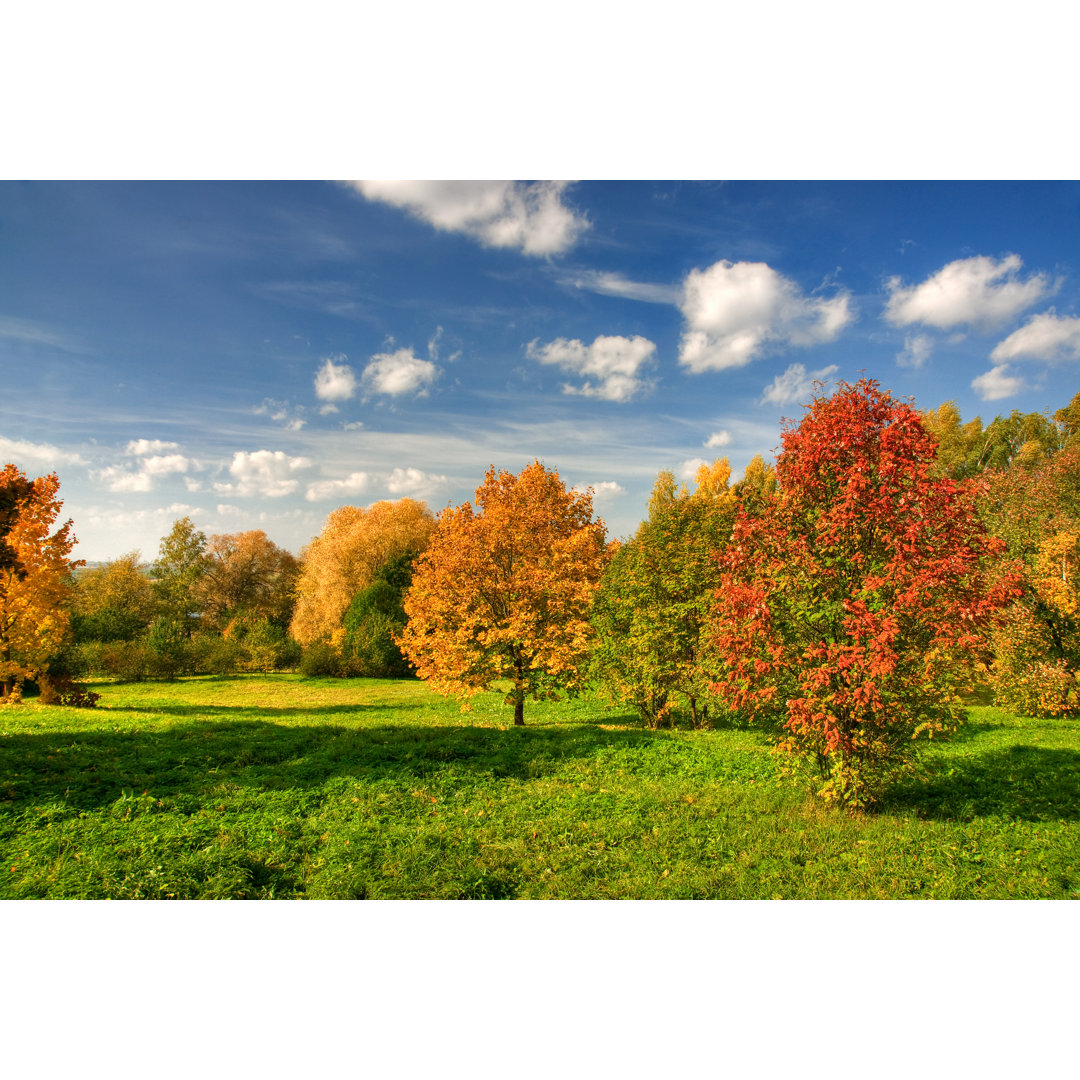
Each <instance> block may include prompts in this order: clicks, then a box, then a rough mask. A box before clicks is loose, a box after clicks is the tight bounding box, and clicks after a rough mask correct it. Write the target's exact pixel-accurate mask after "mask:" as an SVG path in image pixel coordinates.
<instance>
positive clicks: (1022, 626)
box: [984, 443, 1080, 716]
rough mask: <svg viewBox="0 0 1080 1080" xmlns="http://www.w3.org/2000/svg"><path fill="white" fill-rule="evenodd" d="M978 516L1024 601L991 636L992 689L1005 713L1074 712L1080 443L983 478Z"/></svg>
mask: <svg viewBox="0 0 1080 1080" xmlns="http://www.w3.org/2000/svg"><path fill="white" fill-rule="evenodd" d="M989 482H990V486H989V492H988V498H987V500H986V507H985V509H984V516H985V517H986V520H987V521H988V523H989V525H990V527H991V529H992V530H993V531H994V532H995V533H996V534H997V535H998V536H1000V537H1001V538H1002V539H1003V540H1004V541H1005V543H1006V544H1007V545H1008V550H1009V553H1010V554H1011V555H1013V556H1015V557H1016V558H1017V559H1019V560H1020V561H1021V565H1022V567H1023V595H1022V596H1021V597H1020V598H1019V599H1018V600H1017V601H1016V603H1015V604H1014V605H1013V608H1012V609H1011V610H1010V613H1009V618H1008V620H1007V621H1006V622H1005V624H1004V625H1003V627H1002V628H1001V629H1000V631H999V632H998V633H997V634H996V635H995V639H994V652H995V663H994V667H993V670H992V673H991V686H992V687H993V689H994V693H995V697H996V699H997V700H998V701H999V702H1000V703H1001V704H1003V705H1006V706H1008V707H1009V708H1015V709H1018V710H1021V711H1024V712H1027V713H1030V714H1032V715H1038V716H1063V715H1068V714H1072V713H1076V712H1078V711H1080V687H1078V679H1080V443H1073V444H1072V445H1070V446H1069V447H1068V448H1067V449H1065V450H1063V451H1062V452H1061V453H1059V454H1057V455H1055V456H1054V457H1052V458H1050V459H1049V460H1046V461H1042V462H1039V463H1038V464H1036V465H1035V466H1033V467H1023V466H1017V465H1015V464H1014V465H1013V466H1012V467H1010V468H1009V469H1007V470H999V471H997V472H994V473H991V474H990V476H989Z"/></svg>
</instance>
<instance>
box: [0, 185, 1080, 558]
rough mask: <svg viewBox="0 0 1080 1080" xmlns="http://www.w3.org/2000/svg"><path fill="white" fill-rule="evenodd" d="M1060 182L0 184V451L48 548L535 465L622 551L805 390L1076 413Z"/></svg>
mask: <svg viewBox="0 0 1080 1080" xmlns="http://www.w3.org/2000/svg"><path fill="white" fill-rule="evenodd" d="M1078 239H1080V184H1077V183H1072V182H1046V183H1036V182H988V181H980V182H962V181H948V182H927V183H924V182H886V181H878V182H848V183H834V182H795V181H785V182H767V183H766V182H760V183H758V182H749V181H733V182H727V183H724V182H715V183H713V182H652V181H618V182H585V181H582V182H564V181H518V182H513V181H505V182H504V181H447V182H441V183H440V182H426V181H418V182H408V181H385V180H383V181H370V182H364V181H355V182H318V181H303V182H270V181H261V182H251V183H248V182H239V181H229V182H217V183H204V182H194V181H183V182H164V181H153V182H136V181H128V182H87V181H70V182H16V181H4V182H2V183H0V371H2V373H3V379H4V385H5V386H7V387H9V388H14V391H13V392H9V393H7V394H5V395H4V396H3V398H2V400H0V458H2V459H3V461H4V462H5V463H6V462H8V461H11V462H14V463H15V464H16V465H18V466H19V467H21V468H23V469H24V470H25V471H26V472H27V473H30V474H33V475H40V474H42V473H43V472H48V471H52V470H55V471H56V472H57V473H58V474H59V476H60V480H61V496H62V498H63V499H64V504H65V505H64V509H63V517H65V518H66V517H68V516H70V517H71V518H72V519H73V520H74V523H75V528H74V531H75V534H76V536H77V537H78V541H79V543H78V546H77V549H76V552H75V555H76V556H77V557H80V558H84V559H88V560H91V561H100V560H106V559H111V558H115V557H117V556H119V555H121V554H124V553H126V552H128V551H132V550H138V551H140V552H141V553H142V555H143V558H144V559H147V560H152V559H153V557H154V555H155V554H156V552H157V548H158V544H159V542H160V539H161V537H162V536H164V535H165V534H166V533H167V532H168V530H169V528H170V527H171V525H172V523H173V522H174V521H175V520H176V519H177V518H178V517H181V516H185V515H186V516H189V517H190V518H191V519H192V520H193V521H194V522H195V524H196V525H197V526H198V527H199V528H201V529H203V530H204V531H205V532H206V533H207V534H211V533H224V532H239V531H243V530H247V529H263V530H264V531H265V532H266V533H267V535H268V536H269V537H270V538H271V539H272V540H274V541H275V542H276V543H278V544H280V545H281V546H283V547H286V548H289V549H290V550H291V551H293V552H294V553H299V551H300V549H301V548H302V547H303V545H304V544H305V543H307V542H308V541H309V540H310V539H311V538H312V537H313V536H315V535H317V534H318V533H319V532H320V530H321V528H322V526H323V523H324V522H325V520H326V517H327V515H328V514H329V513H330V511H332V510H334V509H336V508H337V507H339V506H343V505H346V504H352V505H365V506H366V505H369V504H370V503H372V502H375V501H377V500H380V499H397V498H401V497H403V496H409V497H411V498H418V499H423V500H425V501H426V502H427V504H428V505H429V506H430V507H431V508H432V510H433V511H435V512H437V511H438V510H439V509H441V508H442V507H444V506H446V505H447V504H448V503H454V504H457V503H460V502H462V501H464V500H466V499H471V498H472V497H473V493H474V491H475V489H476V487H477V485H478V484H479V483H481V481H482V480H483V476H484V472H485V470H486V469H487V468H488V467H489V466H491V465H495V466H496V467H497V468H501V469H508V470H511V471H514V472H517V471H519V470H520V469H521V468H522V467H524V466H525V465H527V464H528V463H529V462H531V461H532V460H533V458H534V457H535V458H539V459H540V460H541V461H542V462H544V464H545V465H547V466H548V467H549V468H555V469H558V471H559V474H560V476H561V477H562V478H563V479H564V481H565V482H566V483H567V486H568V487H569V486H573V487H578V488H585V487H589V486H591V487H592V488H593V489H594V492H595V497H594V505H595V509H596V512H597V513H598V515H599V516H601V517H602V518H603V519H604V520H605V521H606V522H607V524H608V528H609V531H610V533H611V534H612V535H614V536H619V537H626V536H628V535H630V534H631V533H632V532H633V531H634V529H635V528H636V527H637V525H638V523H639V522H640V520H641V519H642V517H643V516H644V514H645V509H646V504H647V501H648V496H649V492H650V490H651V487H652V484H653V481H654V479H655V477H656V475H657V473H658V472H659V471H660V470H662V469H670V470H673V471H674V472H675V473H676V474H677V475H679V476H681V477H684V478H687V479H689V478H691V477H692V475H693V472H694V471H695V469H696V466H697V465H698V464H699V463H700V462H701V461H705V460H710V461H711V460H712V459H714V458H716V457H721V456H724V457H727V458H728V459H729V460H730V462H731V465H732V468H733V471H734V475H735V476H736V477H737V476H738V475H739V474H740V472H741V470H742V469H743V468H744V467H745V465H746V463H747V462H748V461H749V460H750V458H752V457H753V456H754V455H755V454H761V455H763V456H764V457H765V458H766V459H767V460H772V457H773V454H774V452H775V450H776V448H777V447H778V445H779V442H780V432H781V419H782V418H783V417H788V418H792V419H795V420H797V419H798V417H799V416H800V415H802V411H803V406H804V405H805V404H806V403H807V402H808V401H809V400H810V397H811V395H812V392H813V389H812V386H813V383H814V381H815V380H820V381H822V382H824V383H825V384H826V388H828V387H829V386H833V385H835V383H836V381H837V380H847V381H854V380H855V379H857V378H859V377H860V376H861V375H865V376H867V377H869V378H872V379H875V380H877V381H878V382H879V383H880V384H881V385H882V386H883V387H884V388H886V389H889V390H891V391H892V392H893V393H894V394H895V395H896V396H898V397H902V398H910V399H912V400H913V401H914V403H915V405H916V406H917V407H918V408H920V409H926V408H936V407H937V406H938V405H940V404H941V403H942V402H944V401H950V400H952V401H955V402H956V403H957V405H958V407H959V409H960V412H961V415H962V417H963V418H964V419H965V420H967V419H970V418H973V417H974V416H976V415H978V416H981V417H982V418H983V420H984V421H989V420H990V419H992V418H993V417H994V416H995V415H997V414H999V413H1008V412H1010V411H1011V410H1013V409H1020V410H1022V411H1025V412H1028V411H1044V410H1050V411H1053V410H1055V409H1057V408H1059V407H1061V406H1062V405H1064V404H1066V403H1067V402H1068V400H1069V399H1070V398H1071V397H1072V395H1073V394H1074V393H1076V392H1077V391H1078V390H1080V378H1078V372H1080V367H1078V363H1080V262H1078V255H1077V253H1078V252H1080V245H1078V242H1077V241H1078Z"/></svg>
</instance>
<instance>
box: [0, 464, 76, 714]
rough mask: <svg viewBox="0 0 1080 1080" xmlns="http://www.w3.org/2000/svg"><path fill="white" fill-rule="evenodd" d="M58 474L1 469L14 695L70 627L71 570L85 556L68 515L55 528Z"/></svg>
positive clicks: (9, 679) (3, 591)
mask: <svg viewBox="0 0 1080 1080" xmlns="http://www.w3.org/2000/svg"><path fill="white" fill-rule="evenodd" d="M59 488H60V481H59V479H58V478H57V476H56V473H50V474H49V475H48V476H41V477H38V478H37V479H36V480H28V479H27V477H26V475H25V474H24V473H23V472H22V471H21V470H20V469H17V468H16V467H15V466H14V465H8V466H6V467H5V468H4V471H3V472H2V473H0V682H2V684H3V696H4V698H6V699H9V700H10V699H11V697H12V693H13V691H14V690H15V689H16V687H18V686H21V684H22V682H23V680H24V679H27V678H34V677H36V676H37V675H39V674H40V673H42V672H44V671H46V670H47V669H48V665H49V659H50V658H51V657H52V656H53V655H54V654H55V653H56V652H57V651H58V650H59V649H60V647H61V645H63V643H64V639H65V637H66V636H67V632H68V612H67V603H68V599H69V595H70V588H71V587H70V584H69V582H70V575H71V572H72V570H73V569H74V568H75V567H76V566H81V565H82V560H76V561H74V562H73V561H71V560H70V559H69V558H68V556H69V555H70V554H71V549H72V548H73V547H74V546H75V537H74V536H72V534H71V521H70V520H69V521H68V522H66V523H65V524H64V525H62V526H61V527H60V528H59V529H57V530H56V531H55V532H50V529H51V527H52V525H53V523H54V522H55V521H56V517H57V515H58V514H59V513H60V507H61V506H62V505H63V503H62V502H61V501H60V500H59V499H58V498H57V497H56V493H57V491H58V490H59Z"/></svg>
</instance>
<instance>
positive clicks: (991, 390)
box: [971, 364, 1025, 401]
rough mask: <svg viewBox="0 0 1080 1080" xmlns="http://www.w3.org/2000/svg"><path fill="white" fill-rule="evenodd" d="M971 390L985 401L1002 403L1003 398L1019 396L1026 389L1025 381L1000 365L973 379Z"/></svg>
mask: <svg viewBox="0 0 1080 1080" xmlns="http://www.w3.org/2000/svg"><path fill="white" fill-rule="evenodd" d="M971 388H972V389H973V390H974V391H975V392H976V393H977V394H978V395H979V397H980V398H982V400H983V401H1000V400H1001V399H1002V398H1007V397H1012V396H1013V395H1014V394H1019V393H1020V391H1021V390H1023V389H1025V384H1024V380H1023V379H1021V378H1019V377H1017V376H1015V375H1010V374H1009V369H1008V368H1007V367H1006V366H1005V365H1004V364H999V365H998V366H997V367H993V368H991V369H990V370H989V371H984V372H983V373H982V374H981V375H979V376H978V377H977V378H974V379H972V380H971Z"/></svg>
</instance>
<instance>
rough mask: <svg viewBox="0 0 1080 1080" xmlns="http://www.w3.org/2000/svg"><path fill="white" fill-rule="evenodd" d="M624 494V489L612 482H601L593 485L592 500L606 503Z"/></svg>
mask: <svg viewBox="0 0 1080 1080" xmlns="http://www.w3.org/2000/svg"><path fill="white" fill-rule="evenodd" d="M625 494H626V488H624V487H623V486H622V484H619V483H617V482H616V481H614V480H601V481H600V483H599V484H593V499H594V500H595V501H596V502H606V501H607V500H609V499H614V498H615V496H616V495H625Z"/></svg>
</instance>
